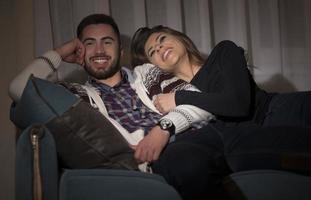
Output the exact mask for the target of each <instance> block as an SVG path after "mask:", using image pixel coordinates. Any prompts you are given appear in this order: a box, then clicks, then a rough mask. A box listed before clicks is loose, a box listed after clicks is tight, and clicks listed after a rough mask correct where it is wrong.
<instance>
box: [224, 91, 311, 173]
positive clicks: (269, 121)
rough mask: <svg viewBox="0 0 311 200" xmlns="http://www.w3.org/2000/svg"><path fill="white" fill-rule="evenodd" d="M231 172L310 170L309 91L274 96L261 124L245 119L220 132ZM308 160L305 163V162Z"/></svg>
mask: <svg viewBox="0 0 311 200" xmlns="http://www.w3.org/2000/svg"><path fill="white" fill-rule="evenodd" d="M223 138H224V140H223V141H224V144H225V155H226V159H227V162H228V163H229V165H230V167H231V169H232V170H233V171H243V170H250V169H283V170H293V171H297V172H306V173H310V172H311V166H310V162H311V92H294V93H286V94H278V95H275V96H274V97H273V98H272V100H271V102H270V104H269V109H268V111H267V113H266V116H265V119H264V122H263V124H262V125H258V124H254V123H250V122H246V123H241V124H239V125H237V126H236V127H234V128H231V129H228V130H227V131H224V136H223ZM308 163H309V164H308Z"/></svg>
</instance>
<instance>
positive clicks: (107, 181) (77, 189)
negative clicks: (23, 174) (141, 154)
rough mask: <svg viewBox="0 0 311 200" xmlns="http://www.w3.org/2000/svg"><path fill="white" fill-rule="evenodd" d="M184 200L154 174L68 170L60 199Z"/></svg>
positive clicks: (63, 179)
mask: <svg viewBox="0 0 311 200" xmlns="http://www.w3.org/2000/svg"><path fill="white" fill-rule="evenodd" d="M65 199H66V200H80V199H81V200H82V199H83V200H84V199H92V200H102V199H105V200H127V199H137V200H139V199H148V200H159V199H161V200H181V197H180V195H179V194H178V193H177V192H176V190H175V189H174V188H173V187H171V186H170V185H168V184H167V183H166V182H165V180H164V179H163V178H162V177H160V176H158V175H154V174H147V173H142V172H134V171H125V170H98V169H97V170H66V171H65V173H64V175H63V176H62V178H61V182H60V200H65Z"/></svg>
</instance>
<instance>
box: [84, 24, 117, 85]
mask: <svg viewBox="0 0 311 200" xmlns="http://www.w3.org/2000/svg"><path fill="white" fill-rule="evenodd" d="M81 41H82V43H83V45H84V47H85V57H84V62H85V65H84V68H85V70H86V71H87V73H88V74H89V75H90V76H92V77H94V78H96V79H98V80H102V79H107V78H110V77H112V76H113V75H115V74H116V72H118V71H119V70H120V65H119V60H120V54H121V49H120V44H119V41H118V37H117V35H116V33H115V32H114V30H113V29H112V27H111V26H110V25H108V24H92V25H88V26H86V27H85V28H84V29H83V31H82V38H81Z"/></svg>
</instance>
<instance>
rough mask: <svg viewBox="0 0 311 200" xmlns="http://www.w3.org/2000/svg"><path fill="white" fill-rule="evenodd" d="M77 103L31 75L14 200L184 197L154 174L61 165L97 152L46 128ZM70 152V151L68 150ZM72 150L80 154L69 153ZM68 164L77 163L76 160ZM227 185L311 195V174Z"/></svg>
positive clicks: (239, 177)
mask: <svg viewBox="0 0 311 200" xmlns="http://www.w3.org/2000/svg"><path fill="white" fill-rule="evenodd" d="M77 101H78V100H77V97H75V96H74V95H72V94H71V93H70V92H68V91H66V90H65V89H64V88H63V87H60V86H56V85H55V84H52V83H50V82H47V81H43V80H39V79H36V78H34V77H32V78H31V79H30V80H29V82H28V84H27V86H26V89H25V90H24V93H23V95H22V98H21V100H20V102H19V103H18V104H15V103H13V104H12V107H11V115H10V116H11V120H12V121H13V122H14V123H15V124H16V126H17V127H19V128H20V129H22V130H23V132H22V134H21V136H20V137H19V138H18V141H17V148H16V200H25V199H29V200H30V199H39V200H40V199H44V200H56V199H60V200H80V199H81V200H82V199H83V200H88V199H90V200H97V199H101V200H121V199H135V200H140V199H142V200H143V199H144V200H145V199H148V200H153V199H161V200H165V199H167V200H179V199H181V198H180V196H179V194H178V193H177V192H176V191H175V190H174V189H173V188H172V187H171V186H169V185H168V184H167V183H166V182H165V180H164V179H163V178H162V177H160V176H158V175H155V174H147V173H142V172H138V171H128V170H112V169H77V168H76V169H69V168H66V167H60V164H59V161H60V160H59V158H60V157H61V158H62V161H64V160H66V159H73V158H77V159H79V156H81V158H83V159H88V157H89V156H93V154H92V152H94V148H95V150H96V145H95V146H94V145H93V146H92V145H89V146H86V148H93V149H91V150H92V151H91V150H90V149H87V150H88V151H87V152H90V153H91V154H83V155H82V154H81V155H80V154H79V152H78V151H77V150H76V149H75V148H79V145H78V147H74V146H72V145H67V146H66V144H67V143H66V140H65V141H63V142H62V143H59V141H60V140H59V137H62V135H57V133H55V132H52V131H50V129H49V128H47V126H46V125H47V124H48V123H49V122H51V120H53V119H55V118H57V117H59V116H61V115H63V114H64V113H66V112H67V111H68V109H71V108H72V107H74V105H76V103H77ZM83 114H84V113H83ZM81 124H84V122H83V123H81ZM67 128H68V127H67ZM66 130H67V129H66ZM70 131H71V132H70V134H68V135H73V136H74V137H72V138H69V139H70V141H71V140H72V139H77V138H78V139H79V140H83V142H84V143H88V144H93V143H92V142H93V140H98V137H97V138H96V137H95V138H92V137H91V138H83V137H85V136H84V135H79V134H78V132H79V131H80V130H77V131H75V130H70ZM76 132H77V134H76ZM34 135H37V139H38V140H36V141H37V144H36V145H35V148H34V146H33V143H32V142H33V141H32V139H35V138H34V137H33V136H34ZM88 135H92V134H88ZM55 137H57V138H55ZM31 138H32V139H31ZM68 141H69V140H68ZM68 144H69V143H68ZM72 144H73V143H72ZM60 149H61V150H60ZM66 150H69V151H67V152H64V151H66ZM71 150H75V152H78V153H74V154H70V152H71ZM78 150H79V149H78ZM82 150H83V149H82ZM83 152H84V151H83ZM83 152H82V153H83ZM97 159H99V160H100V158H97ZM68 163H69V164H71V165H72V166H74V165H75V163H74V162H72V160H69V161H68ZM68 163H67V164H68ZM62 166H63V165H62ZM73 168H74V167H73ZM223 183H224V187H225V188H226V191H227V193H228V196H230V199H239V200H240V199H250V200H257V199H258V200H260V199H262V200H278V199H280V200H287V199H288V200H290V199H299V200H307V199H311V177H310V176H308V175H298V174H294V173H289V172H284V171H273V170H254V171H245V172H239V173H233V174H231V175H230V176H228V177H227V178H226V179H225V180H224V181H223ZM228 198H229V197H228Z"/></svg>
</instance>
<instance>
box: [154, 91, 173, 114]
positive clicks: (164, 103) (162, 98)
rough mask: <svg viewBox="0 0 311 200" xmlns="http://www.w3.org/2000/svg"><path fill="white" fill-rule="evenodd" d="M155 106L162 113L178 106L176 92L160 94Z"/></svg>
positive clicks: (155, 100)
mask: <svg viewBox="0 0 311 200" xmlns="http://www.w3.org/2000/svg"><path fill="white" fill-rule="evenodd" d="M153 104H154V106H155V107H156V108H157V109H158V111H159V112H160V113H162V114H164V113H168V112H169V111H171V110H173V109H174V108H175V107H176V104H175V92H173V93H166V94H158V95H157V96H156V98H155V99H154V101H153Z"/></svg>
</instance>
